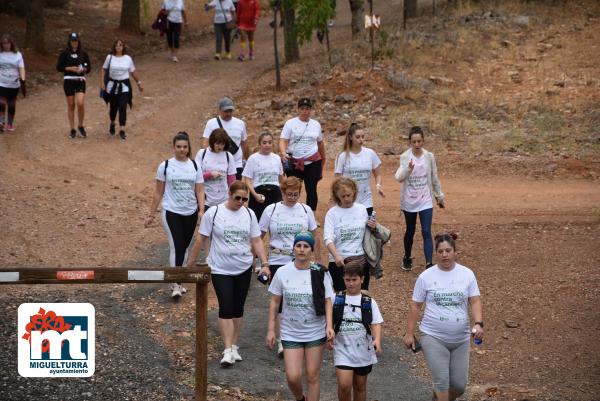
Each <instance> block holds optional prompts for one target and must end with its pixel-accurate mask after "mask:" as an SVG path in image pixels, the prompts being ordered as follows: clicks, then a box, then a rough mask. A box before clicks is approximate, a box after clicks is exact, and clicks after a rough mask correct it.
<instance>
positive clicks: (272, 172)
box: [242, 153, 283, 188]
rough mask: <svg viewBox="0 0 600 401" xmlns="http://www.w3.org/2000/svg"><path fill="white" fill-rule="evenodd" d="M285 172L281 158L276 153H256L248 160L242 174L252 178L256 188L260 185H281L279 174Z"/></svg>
mask: <svg viewBox="0 0 600 401" xmlns="http://www.w3.org/2000/svg"><path fill="white" fill-rule="evenodd" d="M282 174H283V167H282V165H281V158H280V157H279V155H276V154H275V153H271V154H268V155H262V154H260V153H254V154H253V155H252V156H250V157H249V158H248V160H247V161H246V166H245V167H244V171H243V172H242V175H243V176H244V177H248V178H250V179H251V180H252V186H253V187H254V188H256V187H258V186H260V185H275V186H277V187H278V186H279V176H280V175H282Z"/></svg>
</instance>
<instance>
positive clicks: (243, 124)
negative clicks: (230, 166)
mask: <svg viewBox="0 0 600 401" xmlns="http://www.w3.org/2000/svg"><path fill="white" fill-rule="evenodd" d="M234 10H235V8H234ZM246 139H248V132H247V131H246V123H245V122H244V121H242V141H245V140H246Z"/></svg>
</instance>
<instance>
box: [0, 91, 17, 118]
mask: <svg viewBox="0 0 600 401" xmlns="http://www.w3.org/2000/svg"><path fill="white" fill-rule="evenodd" d="M4 102H6V105H5V104H4ZM6 109H8V110H6ZM6 111H8V115H7V116H6V119H5V118H4V113H5V112H6ZM16 111H17V98H16V97H13V98H7V97H0V123H6V124H12V123H13V121H14V119H15V113H16Z"/></svg>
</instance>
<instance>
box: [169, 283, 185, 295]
mask: <svg viewBox="0 0 600 401" xmlns="http://www.w3.org/2000/svg"><path fill="white" fill-rule="evenodd" d="M172 289H173V292H172V293H171V298H175V299H177V298H180V297H181V296H182V295H183V293H182V291H181V286H180V285H179V284H173V287H172Z"/></svg>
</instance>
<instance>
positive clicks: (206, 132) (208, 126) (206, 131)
mask: <svg viewBox="0 0 600 401" xmlns="http://www.w3.org/2000/svg"><path fill="white" fill-rule="evenodd" d="M213 121H214V122H215V123H216V122H217V120H216V119H214V118H213V119H210V120H208V121H207V122H206V125H205V126H204V133H203V134H202V137H203V138H209V137H210V134H211V133H212V132H213V130H214V129H215V128H214V124H213ZM217 126H218V125H217Z"/></svg>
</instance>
